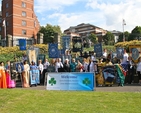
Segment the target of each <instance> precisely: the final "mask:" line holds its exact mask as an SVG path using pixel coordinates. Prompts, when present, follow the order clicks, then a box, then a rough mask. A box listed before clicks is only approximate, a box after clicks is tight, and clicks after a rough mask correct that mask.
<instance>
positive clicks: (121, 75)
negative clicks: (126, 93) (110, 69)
mask: <svg viewBox="0 0 141 113" xmlns="http://www.w3.org/2000/svg"><path fill="white" fill-rule="evenodd" d="M115 68H116V70H117V75H118V77H119V79H120V83H121V84H122V85H123V84H124V80H125V76H124V74H123V72H122V67H121V65H119V64H116V65H115Z"/></svg>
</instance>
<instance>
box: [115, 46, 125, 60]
mask: <svg viewBox="0 0 141 113" xmlns="http://www.w3.org/2000/svg"><path fill="white" fill-rule="evenodd" d="M116 52H117V58H118V59H123V54H124V48H116Z"/></svg>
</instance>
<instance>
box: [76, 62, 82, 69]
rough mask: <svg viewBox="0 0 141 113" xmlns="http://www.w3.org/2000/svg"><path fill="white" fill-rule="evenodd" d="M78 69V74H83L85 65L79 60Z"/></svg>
mask: <svg viewBox="0 0 141 113" xmlns="http://www.w3.org/2000/svg"><path fill="white" fill-rule="evenodd" d="M76 69H77V71H78V72H83V65H82V64H81V62H80V61H79V60H77V66H76Z"/></svg>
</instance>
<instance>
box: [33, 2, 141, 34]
mask: <svg viewBox="0 0 141 113" xmlns="http://www.w3.org/2000/svg"><path fill="white" fill-rule="evenodd" d="M34 11H35V13H36V15H37V17H38V20H39V22H40V25H41V26H45V25H46V24H51V25H59V26H60V27H61V30H62V32H63V31H64V30H65V29H67V28H69V27H70V26H76V25H78V24H81V23H89V24H92V25H95V26H98V27H101V28H103V29H105V30H110V31H111V30H117V31H123V26H122V23H123V19H124V20H125V22H126V25H125V26H124V29H125V31H129V32H131V30H133V29H134V28H135V27H136V26H141V13H140V11H141V0H34Z"/></svg>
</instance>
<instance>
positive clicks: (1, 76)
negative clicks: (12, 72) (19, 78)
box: [0, 62, 7, 88]
mask: <svg viewBox="0 0 141 113" xmlns="http://www.w3.org/2000/svg"><path fill="white" fill-rule="evenodd" d="M0 88H7V83H6V75H5V68H4V63H3V62H0Z"/></svg>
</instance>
